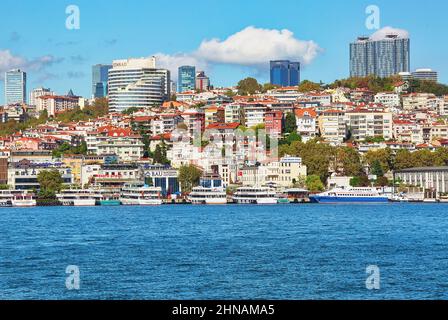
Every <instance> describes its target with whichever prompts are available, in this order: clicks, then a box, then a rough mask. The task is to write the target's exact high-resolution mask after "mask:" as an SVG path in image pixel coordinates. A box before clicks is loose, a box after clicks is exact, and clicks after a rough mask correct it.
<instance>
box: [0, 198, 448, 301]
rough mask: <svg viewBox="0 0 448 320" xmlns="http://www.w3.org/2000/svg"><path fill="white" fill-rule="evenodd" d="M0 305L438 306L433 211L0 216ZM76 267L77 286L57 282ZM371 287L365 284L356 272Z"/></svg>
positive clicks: (444, 278) (54, 210) (61, 210)
mask: <svg viewBox="0 0 448 320" xmlns="http://www.w3.org/2000/svg"><path fill="white" fill-rule="evenodd" d="M0 213H1V215H0V234H1V238H0V298H2V299H411V298H415V299H447V298H448V294H447V289H448V249H447V247H448V235H447V231H446V230H448V219H446V218H447V217H446V215H447V207H446V206H445V205H443V204H375V205H367V204H366V205H335V206H333V205H303V206H297V205H279V206H236V205H230V206H219V207H213V206H189V205H185V206H161V207H107V208H105V207H91V208H76V207H49V208H43V207H36V208H28V209H27V208H23V209H21V208H20V209H19V208H3V209H1V210H0ZM68 265H77V266H79V268H80V272H81V288H80V290H79V291H68V290H67V289H66V287H65V279H66V276H67V275H66V274H65V269H66V267H67V266H68ZM368 265H377V266H378V267H379V268H380V270H381V289H380V290H379V291H369V290H367V289H366V286H365V280H366V277H367V274H366V267H367V266H368Z"/></svg>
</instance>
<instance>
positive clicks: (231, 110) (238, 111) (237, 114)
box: [224, 103, 243, 123]
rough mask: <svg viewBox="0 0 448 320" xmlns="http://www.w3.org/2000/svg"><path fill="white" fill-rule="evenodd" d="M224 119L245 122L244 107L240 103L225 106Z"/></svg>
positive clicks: (228, 121)
mask: <svg viewBox="0 0 448 320" xmlns="http://www.w3.org/2000/svg"><path fill="white" fill-rule="evenodd" d="M224 121H225V122H226V123H235V122H238V123H242V122H243V108H242V106H241V105H240V104H234V103H231V104H227V105H226V106H225V107H224Z"/></svg>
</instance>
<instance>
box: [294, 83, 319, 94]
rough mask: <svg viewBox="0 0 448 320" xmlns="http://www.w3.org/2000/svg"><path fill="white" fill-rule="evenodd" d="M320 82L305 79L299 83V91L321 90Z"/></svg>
mask: <svg viewBox="0 0 448 320" xmlns="http://www.w3.org/2000/svg"><path fill="white" fill-rule="evenodd" d="M321 89H322V88H321V85H320V83H315V82H312V81H309V80H304V81H302V82H301V83H300V85H299V88H298V90H299V92H310V91H319V90H321Z"/></svg>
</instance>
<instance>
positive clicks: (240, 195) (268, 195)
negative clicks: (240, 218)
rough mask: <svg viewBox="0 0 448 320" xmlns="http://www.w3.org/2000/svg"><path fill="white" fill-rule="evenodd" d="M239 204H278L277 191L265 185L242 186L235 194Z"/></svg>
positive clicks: (235, 199)
mask: <svg viewBox="0 0 448 320" xmlns="http://www.w3.org/2000/svg"><path fill="white" fill-rule="evenodd" d="M233 202H234V203H237V204H277V202H278V197H277V194H276V193H275V191H272V190H271V189H270V188H265V187H241V188H238V189H237V191H236V192H235V193H234V195H233Z"/></svg>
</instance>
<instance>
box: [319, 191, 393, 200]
mask: <svg viewBox="0 0 448 320" xmlns="http://www.w3.org/2000/svg"><path fill="white" fill-rule="evenodd" d="M310 200H311V202H314V203H385V202H388V201H389V198H388V197H387V196H386V195H383V194H381V193H380V192H379V191H378V190H377V189H375V188H335V189H333V190H330V191H327V192H323V193H320V194H315V195H310Z"/></svg>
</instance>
